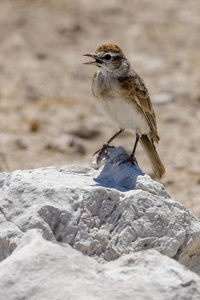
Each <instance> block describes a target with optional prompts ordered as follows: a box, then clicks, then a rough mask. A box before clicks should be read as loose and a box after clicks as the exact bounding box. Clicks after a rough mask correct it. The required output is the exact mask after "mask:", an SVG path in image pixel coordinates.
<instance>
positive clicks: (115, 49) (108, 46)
mask: <svg viewBox="0 0 200 300" xmlns="http://www.w3.org/2000/svg"><path fill="white" fill-rule="evenodd" d="M94 52H95V53H98V52H118V53H122V54H123V51H122V49H121V48H119V46H117V45H114V44H103V45H101V46H99V47H98V48H97V49H96V50H95V51H94Z"/></svg>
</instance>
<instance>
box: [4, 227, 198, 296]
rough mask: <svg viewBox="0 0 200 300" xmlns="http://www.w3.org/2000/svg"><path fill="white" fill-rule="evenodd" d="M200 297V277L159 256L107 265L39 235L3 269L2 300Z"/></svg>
mask: <svg viewBox="0 0 200 300" xmlns="http://www.w3.org/2000/svg"><path fill="white" fill-rule="evenodd" d="M199 294H200V279H199V276H198V275H196V274H195V273H193V272H191V271H189V270H187V269H186V268H185V267H184V266H182V265H180V264H179V263H177V262H176V261H174V260H172V259H170V258H168V257H166V256H164V255H161V254H160V253H158V252H157V251H156V250H153V249H152V250H148V251H144V252H137V253H132V254H128V255H125V256H122V257H121V258H119V259H117V260H116V261H114V262H109V263H107V264H104V265H102V264H99V263H98V262H96V261H95V260H93V259H92V258H90V257H86V256H84V255H83V254H81V253H80V252H79V251H76V250H74V249H72V248H71V247H70V246H69V245H67V244H56V243H52V242H50V241H46V240H44V239H42V237H41V235H40V234H39V233H38V230H35V229H34V230H30V231H29V232H28V233H26V235H25V236H24V237H23V239H22V241H21V243H20V245H19V246H18V248H17V249H16V250H15V251H14V252H13V254H12V255H11V256H10V257H9V258H7V259H5V260H4V261H3V262H1V264H0V299H1V300H22V299H29V300H38V299H40V300H47V299H52V300H62V299H63V300H64V299H67V300H68V299H81V300H85V299H87V300H88V299H92V300H94V299H109V300H110V299H131V300H132V299H135V300H146V299H148V300H155V299H160V300H165V299H166V300H168V299H171V300H177V299H181V300H183V299H185V300H188V299H193V300H195V299H199Z"/></svg>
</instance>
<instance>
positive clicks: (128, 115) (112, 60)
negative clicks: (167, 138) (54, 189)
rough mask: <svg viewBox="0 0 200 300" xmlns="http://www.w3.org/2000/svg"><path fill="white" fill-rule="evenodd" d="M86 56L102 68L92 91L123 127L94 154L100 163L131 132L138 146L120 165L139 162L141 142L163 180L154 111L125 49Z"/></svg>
mask: <svg viewBox="0 0 200 300" xmlns="http://www.w3.org/2000/svg"><path fill="white" fill-rule="evenodd" d="M84 56H88V57H91V58H93V60H92V61H89V62H86V63H85V64H88V65H95V66H97V67H98V68H99V70H98V71H97V72H96V73H95V74H94V76H93V79H92V91H93V94H94V96H95V98H96V102H97V106H98V107H99V109H100V111H101V112H102V113H103V114H104V115H105V116H106V117H107V118H108V119H109V120H111V121H112V122H113V123H115V124H116V125H117V126H118V128H119V131H118V132H117V133H116V134H115V135H114V136H112V137H111V138H110V139H109V140H108V141H107V142H106V143H105V144H103V146H102V147H101V149H99V150H97V151H96V152H95V153H94V155H95V154H98V156H97V162H98V161H99V159H100V156H101V154H102V153H103V152H104V153H107V148H108V147H111V146H110V143H111V142H112V141H113V140H114V139H115V138H116V137H117V136H118V135H119V134H121V133H122V132H123V131H124V130H129V131H131V132H132V133H133V134H134V135H135V144H134V147H133V151H132V153H131V155H130V157H129V158H128V159H126V160H124V161H122V162H121V163H120V164H124V163H127V162H131V163H132V164H136V163H137V161H136V158H135V151H136V148H137V144H138V142H140V143H141V145H142V147H143V148H144V150H145V153H146V155H147V156H148V158H149V160H150V163H151V166H152V169H153V171H154V173H155V175H156V177H157V178H159V179H160V178H161V177H162V175H163V174H164V173H165V168H164V166H163V164H162V162H161V160H160V158H159V155H158V153H157V151H156V148H155V143H158V141H159V140H160V138H159V136H158V132H157V124H156V116H155V113H154V109H153V106H152V103H151V99H150V96H149V92H148V90H147V88H146V86H145V83H144V81H143V79H142V78H141V77H140V76H139V75H138V74H137V73H136V72H135V70H134V69H133V68H132V67H131V65H130V63H129V61H128V60H127V59H126V57H125V55H124V53H123V51H122V49H121V48H120V47H118V46H117V45H114V44H104V45H101V46H99V47H98V48H97V49H96V50H95V51H94V52H92V53H86V54H84Z"/></svg>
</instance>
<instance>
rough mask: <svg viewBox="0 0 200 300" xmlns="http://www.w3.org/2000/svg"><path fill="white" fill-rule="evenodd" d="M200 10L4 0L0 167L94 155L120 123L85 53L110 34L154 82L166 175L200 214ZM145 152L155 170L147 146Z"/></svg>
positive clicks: (126, 137)
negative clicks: (95, 83)
mask: <svg viewBox="0 0 200 300" xmlns="http://www.w3.org/2000/svg"><path fill="white" fill-rule="evenodd" d="M199 15H200V2H199V0H192V1H186V0H174V1H159V0H149V1H148V0H144V1H136V0H134V1H132V0H123V1H120V0H115V1H114V0H110V1H107V0H101V1H92V0H82V1H81V0H57V1H53V0H43V1H42V0H41V1H39V0H38V1H37V0H31V1H30V0H26V1H25V0H12V1H11V0H4V1H3V0H1V1H0V45H1V48H0V49H1V51H0V114H1V118H0V126H1V134H0V146H1V150H0V170H1V171H13V170H15V169H29V168H37V167H43V166H49V165H55V166H57V167H60V166H61V165H65V164H69V163H79V164H83V165H85V166H90V165H91V161H92V157H91V155H92V153H93V152H94V151H95V150H97V149H98V148H99V147H100V146H101V145H102V144H103V143H104V142H105V141H106V140H107V139H108V138H110V137H111V136H112V134H114V133H115V132H116V131H117V130H118V128H116V127H115V126H114V125H112V124H111V123H109V121H108V120H106V119H105V118H104V117H103V116H102V115H101V114H100V113H99V112H98V110H97V108H96V106H95V102H94V99H93V96H92V93H91V78H92V75H93V73H94V72H95V71H96V69H95V67H92V66H85V65H82V62H84V61H86V58H85V57H83V56H82V54H83V53H86V52H91V51H93V50H95V49H96V48H97V47H98V46H99V45H101V44H103V43H107V42H111V43H115V44H117V45H119V46H120V47H121V48H122V49H123V51H124V53H125V54H126V56H127V57H128V59H129V60H130V62H131V64H132V65H133V67H134V68H135V70H136V71H137V72H138V73H139V74H140V75H141V76H142V78H143V79H144V80H145V82H146V85H147V87H148V89H149V92H150V95H151V98H152V102H153V105H154V109H155V112H156V115H157V122H158V129H159V135H160V137H161V141H160V143H159V145H158V147H157V150H158V152H159V154H160V157H161V158H162V160H163V163H164V165H165V167H166V175H165V176H164V177H163V179H162V180H161V182H162V183H163V184H164V185H165V187H166V188H167V190H168V191H169V193H170V194H171V195H172V196H173V197H174V198H175V199H176V200H177V201H180V202H181V203H183V204H184V205H186V206H187V207H188V208H189V209H191V210H192V211H193V213H194V214H196V215H197V216H200V196H199V194H200V169H199V165H200V155H199V148H200V130H199V124H200V90H199V86H200V72H199V69H200V38H199V33H200V18H199ZM133 144H134V136H133V135H132V134H130V133H124V134H123V135H122V136H121V137H119V138H118V139H116V141H115V142H114V145H116V146H118V145H121V146H123V147H124V148H125V149H126V150H127V151H129V152H131V150H132V147H133ZM136 156H137V160H138V162H139V165H140V167H141V168H142V169H143V171H145V172H146V173H148V174H149V175H151V176H152V177H153V174H152V170H151V167H150V164H149V161H148V159H147V158H146V157H145V155H144V153H143V150H142V149H141V148H140V147H138V149H137V155H136Z"/></svg>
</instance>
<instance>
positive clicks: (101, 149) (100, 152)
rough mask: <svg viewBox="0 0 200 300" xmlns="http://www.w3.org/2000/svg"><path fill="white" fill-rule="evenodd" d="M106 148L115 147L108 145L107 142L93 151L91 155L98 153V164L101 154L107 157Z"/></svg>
mask: <svg viewBox="0 0 200 300" xmlns="http://www.w3.org/2000/svg"><path fill="white" fill-rule="evenodd" d="M108 148H115V147H114V146H109V144H103V146H102V147H101V148H100V149H99V150H97V151H96V152H94V154H93V156H94V155H96V154H98V155H97V159H96V161H97V165H99V161H100V158H101V155H102V154H104V155H106V156H107V157H109V155H108Z"/></svg>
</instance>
